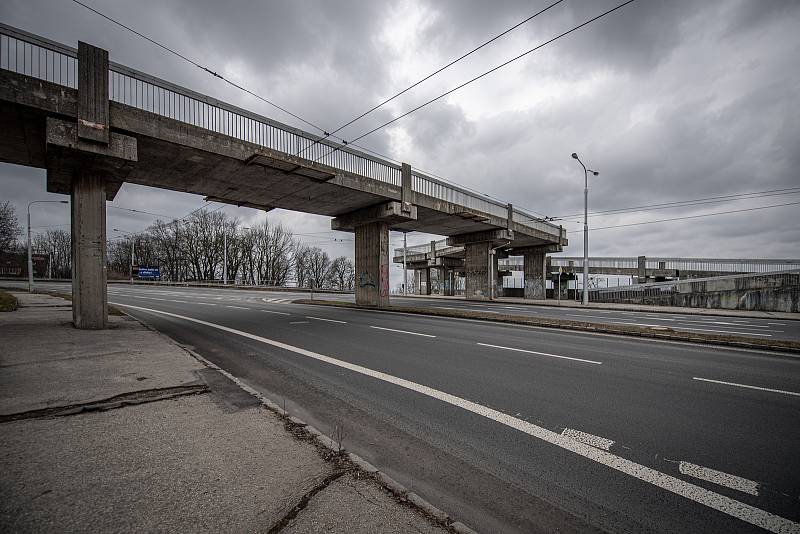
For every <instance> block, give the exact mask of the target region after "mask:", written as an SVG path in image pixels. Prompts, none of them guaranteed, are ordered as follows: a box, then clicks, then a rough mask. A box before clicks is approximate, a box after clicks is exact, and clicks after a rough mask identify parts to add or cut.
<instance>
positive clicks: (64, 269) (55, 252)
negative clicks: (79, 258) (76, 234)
mask: <svg viewBox="0 0 800 534" xmlns="http://www.w3.org/2000/svg"><path fill="white" fill-rule="evenodd" d="M32 248H33V250H35V251H36V252H37V253H40V254H49V255H50V271H51V272H52V275H53V277H54V278H71V277H72V239H71V237H70V234H69V232H67V231H66V230H61V229H56V230H48V231H47V232H45V233H43V234H37V235H36V237H34V238H33V246H32Z"/></svg>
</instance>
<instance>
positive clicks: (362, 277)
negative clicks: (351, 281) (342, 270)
mask: <svg viewBox="0 0 800 534" xmlns="http://www.w3.org/2000/svg"><path fill="white" fill-rule="evenodd" d="M358 287H371V288H373V289H374V288H375V287H376V286H375V279H374V278H372V275H371V274H369V273H368V272H367V271H361V274H359V275H358Z"/></svg>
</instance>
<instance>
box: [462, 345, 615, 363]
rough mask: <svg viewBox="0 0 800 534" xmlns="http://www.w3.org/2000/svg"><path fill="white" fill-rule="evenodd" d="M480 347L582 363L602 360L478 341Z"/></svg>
mask: <svg viewBox="0 0 800 534" xmlns="http://www.w3.org/2000/svg"><path fill="white" fill-rule="evenodd" d="M478 345H480V346H481V347H491V348H493V349H502V350H513V351H514V352H525V353H527V354H536V355H537V356H547V357H549V358H560V359H562V360H573V361H576V362H583V363H593V364H596V365H601V364H602V363H603V362H598V361H595V360H585V359H583V358H574V357H572V356H562V355H560V354H550V353H548V352H538V351H535V350H527V349H517V348H514V347H503V346H502V345H490V344H489V343H478Z"/></svg>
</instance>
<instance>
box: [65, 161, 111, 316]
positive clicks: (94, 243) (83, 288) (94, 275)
mask: <svg viewBox="0 0 800 534" xmlns="http://www.w3.org/2000/svg"><path fill="white" fill-rule="evenodd" d="M71 204H72V205H71V210H72V220H71V223H72V321H73V322H74V323H75V326H76V327H77V328H82V329H102V328H106V327H107V326H108V296H107V294H106V191H105V180H104V178H103V176H100V175H99V174H96V173H89V172H86V173H79V174H78V175H76V176H75V177H74V178H73V181H72V203H71Z"/></svg>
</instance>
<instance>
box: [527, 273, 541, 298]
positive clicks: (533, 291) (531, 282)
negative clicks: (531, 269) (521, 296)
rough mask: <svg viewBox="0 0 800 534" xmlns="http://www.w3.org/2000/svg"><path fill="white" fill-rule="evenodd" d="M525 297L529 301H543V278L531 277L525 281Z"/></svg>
mask: <svg viewBox="0 0 800 534" xmlns="http://www.w3.org/2000/svg"><path fill="white" fill-rule="evenodd" d="M525 296H526V297H527V298H529V299H543V298H545V292H544V279H543V278H542V277H541V276H531V277H530V278H526V279H525Z"/></svg>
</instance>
